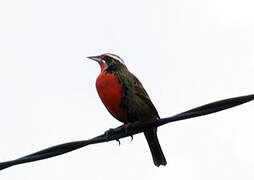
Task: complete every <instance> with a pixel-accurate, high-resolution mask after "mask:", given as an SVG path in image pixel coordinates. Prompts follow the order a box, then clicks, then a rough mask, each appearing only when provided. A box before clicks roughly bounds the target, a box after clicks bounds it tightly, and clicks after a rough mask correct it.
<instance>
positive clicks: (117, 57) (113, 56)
mask: <svg viewBox="0 0 254 180" xmlns="http://www.w3.org/2000/svg"><path fill="white" fill-rule="evenodd" d="M107 55H108V56H110V57H112V58H114V59H116V60H118V61H120V62H121V63H123V64H124V61H123V60H122V59H121V58H120V57H119V56H117V55H115V54H110V53H108V54H107Z"/></svg>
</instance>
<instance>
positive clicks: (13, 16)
mask: <svg viewBox="0 0 254 180" xmlns="http://www.w3.org/2000/svg"><path fill="white" fill-rule="evenodd" d="M253 7H254V2H253V1H252V0H213V1H208V0H188V1H185V0H174V1H166V0H165V1H162V0H157V1H155V0H154V1H151V0H139V1H134V0H128V1H120V0H107V1H102V0H101V1H99V0H93V1H87V0H79V1H78V0H72V1H67V0H66V1H65V0H64V1H63V0H55V1H52V0H44V1H32V0H22V1H20V0H1V1H0V122H1V125H0V147H1V148H0V161H1V162H2V161H7V160H12V159H15V158H18V157H21V156H24V155H27V154H30V153H33V152H35V151H38V150H41V149H43V148H47V147H49V146H53V145H56V144H60V143H64V142H68V141H73V140H83V139H88V138H91V137H94V136H96V135H99V134H101V133H103V132H104V131H106V130H108V129H109V128H113V127H117V126H119V125H121V123H120V122H118V121H117V120H115V119H114V118H113V117H111V115H110V114H109V113H108V112H107V110H106V109H105V107H104V105H103V104H102V103H101V101H100V99H99V97H98V95H97V92H96V89H95V81H96V77H97V76H98V74H99V72H100V68H99V66H98V64H96V63H95V62H92V61H91V60H88V59H86V57H87V56H91V55H99V54H102V53H105V52H109V53H115V54H117V55H119V56H120V57H122V58H123V59H124V61H125V63H126V65H127V67H128V68H129V70H130V71H131V72H133V73H134V74H136V75H137V77H138V78H139V79H140V81H141V82H142V83H143V85H144V87H145V88H146V90H147V92H148V93H149V95H150V97H151V99H152V101H153V103H154V105H155V106H156V108H157V110H158V112H159V114H160V116H161V117H168V116H170V115H174V114H177V113H180V112H182V111H185V110H188V109H191V108H193V107H196V106H200V105H203V104H206V103H209V102H213V101H216V100H221V99H225V98H230V97H235V96H241V95H247V94H253V93H254V83H253V78H254V33H253V32H254V11H253ZM253 110H254V102H250V103H247V104H244V105H242V106H238V107H236V108H233V109H230V110H226V111H223V112H219V113H216V114H213V115H209V116H204V117H199V118H194V119H190V120H187V121H180V122H175V123H172V124H168V125H165V126H163V127H161V128H159V129H158V136H159V139H160V143H161V146H162V148H163V151H164V154H165V156H166V158H167V161H168V165H167V166H166V167H160V168H157V167H155V166H154V165H153V161H152V158H151V155H150V151H149V148H148V146H147V144H146V142H145V139H144V137H143V135H142V134H139V135H136V136H134V140H133V141H132V142H131V141H130V138H125V139H123V140H122V141H121V142H122V144H121V146H120V147H119V146H118V143H117V142H109V143H103V144H98V145H92V146H88V147H85V148H83V149H80V150H78V151H74V152H71V153H68V154H66V155H62V156H58V157H55V158H51V159H47V160H43V161H38V162H34V163H28V164H24V165H18V166H15V167H11V168H9V169H6V170H3V171H0V179H1V180H17V179H24V180H34V179H37V180H45V179H61V180H65V179H66V180H67V179H68V180H69V179H94V180H104V179H109V178H110V179H117V180H118V179H121V180H130V179H146V180H150V179H153V180H154V179H170V180H182V179H190V180H192V179H193V180H204V179H206V180H214V179H231V180H238V179H244V180H253V179H254V171H253V170H254V169H253V168H254V156H253V152H254V143H253V137H254V132H253V126H254V112H253Z"/></svg>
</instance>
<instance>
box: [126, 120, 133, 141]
mask: <svg viewBox="0 0 254 180" xmlns="http://www.w3.org/2000/svg"><path fill="white" fill-rule="evenodd" d="M129 125H130V123H126V124H124V130H125V134H126V135H127V134H128V127H129ZM130 136H131V141H133V135H130Z"/></svg>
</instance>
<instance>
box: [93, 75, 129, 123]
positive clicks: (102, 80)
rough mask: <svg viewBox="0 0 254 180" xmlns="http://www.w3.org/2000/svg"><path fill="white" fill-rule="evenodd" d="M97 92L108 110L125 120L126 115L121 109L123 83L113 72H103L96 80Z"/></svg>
mask: <svg viewBox="0 0 254 180" xmlns="http://www.w3.org/2000/svg"><path fill="white" fill-rule="evenodd" d="M96 89H97V92H98V94H99V96H100V98H101V100H102V102H103V104H104V105H105V106H106V108H107V109H108V111H109V112H110V113H111V114H112V115H114V117H115V118H117V119H118V120H120V121H122V122H125V119H126V115H125V113H124V111H123V110H122V109H121V107H120V104H121V99H122V84H121V83H119V81H118V79H117V77H116V76H115V75H114V74H113V73H104V72H102V73H101V74H100V75H99V76H98V78H97V80H96Z"/></svg>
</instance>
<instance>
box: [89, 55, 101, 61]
mask: <svg viewBox="0 0 254 180" xmlns="http://www.w3.org/2000/svg"><path fill="white" fill-rule="evenodd" d="M87 58H89V59H92V60H94V61H97V62H100V61H101V60H102V59H101V57H100V56H89V57H87Z"/></svg>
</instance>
